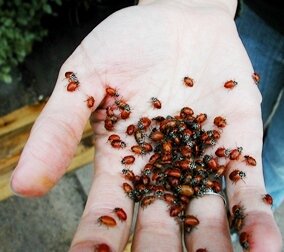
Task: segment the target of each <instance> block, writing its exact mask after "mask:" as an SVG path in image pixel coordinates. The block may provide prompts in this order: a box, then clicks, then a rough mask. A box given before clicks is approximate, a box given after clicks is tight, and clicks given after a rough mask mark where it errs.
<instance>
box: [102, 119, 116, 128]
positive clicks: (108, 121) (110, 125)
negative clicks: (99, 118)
mask: <svg viewBox="0 0 284 252" xmlns="http://www.w3.org/2000/svg"><path fill="white" fill-rule="evenodd" d="M104 127H105V129H106V130H108V131H112V130H113V129H114V125H113V122H112V120H111V119H109V118H107V119H105V121H104Z"/></svg>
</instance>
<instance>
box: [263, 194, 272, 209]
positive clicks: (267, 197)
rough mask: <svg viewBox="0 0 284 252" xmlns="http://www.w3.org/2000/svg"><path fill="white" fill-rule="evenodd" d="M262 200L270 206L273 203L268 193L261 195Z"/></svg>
mask: <svg viewBox="0 0 284 252" xmlns="http://www.w3.org/2000/svg"><path fill="white" fill-rule="evenodd" d="M262 200H263V202H264V203H265V204H267V205H270V206H272V205H273V198H272V196H271V195H270V194H265V195H264V196H263V197H262Z"/></svg>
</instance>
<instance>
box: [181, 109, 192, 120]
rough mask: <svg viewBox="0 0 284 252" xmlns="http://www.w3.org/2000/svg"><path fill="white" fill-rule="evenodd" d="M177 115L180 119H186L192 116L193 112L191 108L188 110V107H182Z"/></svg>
mask: <svg viewBox="0 0 284 252" xmlns="http://www.w3.org/2000/svg"><path fill="white" fill-rule="evenodd" d="M179 114H180V117H181V118H187V117H188V116H193V114H194V111H193V110H192V109H191V108H189V107H183V108H182V109H181V110H180V113H179Z"/></svg>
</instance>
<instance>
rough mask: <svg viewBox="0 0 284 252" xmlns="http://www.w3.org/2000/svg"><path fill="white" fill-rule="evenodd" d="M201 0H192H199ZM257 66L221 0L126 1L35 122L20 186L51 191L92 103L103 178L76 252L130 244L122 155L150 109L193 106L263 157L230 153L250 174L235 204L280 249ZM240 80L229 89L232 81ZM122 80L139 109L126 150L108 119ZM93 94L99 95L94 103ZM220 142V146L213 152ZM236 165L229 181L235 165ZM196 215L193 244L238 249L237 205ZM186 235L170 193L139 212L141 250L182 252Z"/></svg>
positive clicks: (210, 207) (255, 234)
mask: <svg viewBox="0 0 284 252" xmlns="http://www.w3.org/2000/svg"><path fill="white" fill-rule="evenodd" d="M189 2H190V1H189ZM66 71H73V72H75V73H76V75H77V77H78V78H79V80H80V86H79V89H78V90H76V91H75V92H72V93H71V92H67V91H66V79H64V73H65V72H66ZM252 73H253V69H252V66H251V64H250V61H249V59H248V57H247V54H246V52H245V50H244V48H243V46H242V44H241V42H240V40H239V37H238V34H237V31H236V28H235V25H234V22H233V18H232V16H231V15H230V14H228V13H227V12H226V10H225V9H222V8H219V6H207V7H206V8H205V7H204V6H203V7H199V6H198V4H195V3H194V2H193V3H191V4H189V5H188V6H183V5H182V4H179V3H176V2H175V1H172V2H169V3H168V2H166V3H165V4H161V3H156V4H155V3H154V4H145V5H140V6H136V7H130V8H127V9H124V10H121V11H119V12H117V13H115V14H113V15H112V16H110V17H109V18H108V19H106V20H105V21H104V22H102V23H101V24H100V25H99V26H97V27H96V28H95V29H94V30H93V31H92V32H91V33H90V34H89V35H88V36H87V37H86V38H85V39H84V41H83V42H82V43H81V44H80V46H79V47H78V48H77V49H76V51H75V52H74V53H73V54H72V55H71V56H70V57H69V59H68V60H67V61H66V62H65V64H64V65H63V66H62V68H61V70H60V73H59V77H58V81H57V84H56V87H55V90H54V92H53V94H52V96H51V98H50V100H49V102H48V104H47V105H46V107H45V109H44V111H43V112H42V114H41V115H40V117H39V118H38V120H37V122H36V124H35V125H34V127H33V129H32V133H31V136H30V139H29V141H28V143H27V144H26V146H25V149H24V151H23V153H22V156H21V159H20V162H19V164H18V167H17V169H16V171H15V173H14V174H13V178H12V183H11V184H12V188H13V190H14V191H15V192H17V193H19V194H22V195H25V196H40V195H43V194H44V193H46V192H47V191H48V190H49V189H51V187H52V186H53V185H54V184H55V183H56V182H57V181H58V180H59V179H60V177H61V176H62V175H63V174H64V172H65V169H66V167H67V166H68V164H69V163H70V160H71V158H72V157H73V155H74V153H75V150H76V147H77V144H78V143H79V141H80V138H81V135H82V132H83V129H84V126H85V124H86V121H87V120H88V118H89V116H90V114H91V112H93V113H92V123H93V128H94V132H95V138H96V141H95V149H96V155H95V160H94V163H95V176H94V181H93V185H92V189H91V191H90V194H89V198H88V202H87V205H86V208H85V211H84V213H83V217H82V219H81V222H80V225H79V227H78V230H77V232H76V235H75V237H74V240H73V242H72V246H71V251H94V248H95V247H96V245H97V244H99V243H106V244H108V245H109V246H110V248H111V250H112V251H122V250H123V248H124V246H125V244H126V242H127V240H128V237H129V231H130V226H131V219H132V215H133V202H132V201H131V200H130V199H129V198H128V197H126V196H125V193H124V191H123V190H122V189H121V185H122V183H123V182H124V181H125V180H124V178H123V177H122V176H121V170H122V169H123V166H122V165H121V163H120V161H121V157H123V156H126V155H130V153H131V152H130V148H129V146H131V145H133V144H134V140H133V139H132V138H131V137H126V135H125V130H126V127H127V126H128V125H129V124H131V123H136V122H137V121H138V120H139V118H140V117H142V116H147V117H149V118H152V117H154V116H157V115H163V116H167V115H176V114H177V113H178V112H179V110H180V109H181V108H182V107H185V106H188V107H191V108H192V109H193V110H194V111H195V113H196V114H198V113H206V114H207V116H208V118H207V121H206V123H205V124H204V127H205V128H208V129H209V128H213V120H214V118H215V117H216V116H223V117H225V118H226V120H227V126H226V128H224V130H223V131H222V136H221V139H220V140H219V141H218V144H217V146H225V147H227V148H231V149H232V148H236V147H237V146H242V147H243V150H244V153H246V154H248V155H252V156H253V157H255V159H256V160H257V166H256V167H254V168H250V167H249V166H247V165H246V164H245V163H244V162H230V163H229V165H228V167H229V168H228V169H229V171H232V170H233V169H236V168H237V169H240V170H242V171H244V172H245V173H246V175H247V176H246V178H245V183H244V182H242V181H240V182H238V183H235V184H233V183H232V182H231V181H230V180H229V179H227V183H226V184H227V196H228V200H229V209H231V208H232V206H233V205H235V204H239V203H240V202H241V204H242V205H243V206H244V208H245V211H246V221H245V225H244V228H243V229H242V231H246V232H248V233H250V234H251V238H250V239H251V242H250V244H251V251H257V252H260V251H280V246H281V237H280V235H279V231H278V229H277V226H276V224H275V222H274V220H273V214H272V211H271V208H270V207H269V206H268V205H265V204H264V203H263V202H262V200H261V198H262V195H263V194H265V193H266V192H265V187H264V182H263V177H262V166H261V150H262V132H263V129H262V121H261V111H260V102H261V96H260V93H259V91H258V88H257V86H256V85H255V84H254V81H253V80H252V78H251V75H252ZM184 76H190V77H191V78H193V79H194V86H193V87H191V88H189V87H186V86H185V85H184V84H183V77H184ZM228 80H235V81H237V82H238V85H237V86H236V87H235V88H234V89H232V90H228V89H225V88H224V83H225V82H226V81H228ZM107 86H112V87H115V88H116V89H117V90H118V92H119V94H120V95H121V96H122V97H123V99H124V100H126V101H127V103H128V104H129V105H130V107H131V111H132V113H131V115H130V118H129V119H128V120H125V121H124V120H120V121H119V122H118V123H117V124H116V125H115V130H114V132H113V133H116V134H119V135H120V136H121V137H122V138H123V139H125V141H126V142H127V144H128V147H127V148H125V149H121V150H115V149H113V148H112V147H111V145H110V144H106V141H107V138H108V136H109V135H110V134H111V132H108V131H106V130H105V128H104V123H103V121H104V119H105V108H106V106H108V105H109V100H106V99H104V97H105V88H106V87H107ZM87 96H93V97H94V98H95V106H94V108H93V111H91V109H89V108H87V106H86V103H85V102H84V101H85V100H86V97H87ZM151 97H158V99H159V100H160V101H161V102H162V109H160V110H154V109H153V108H152V106H151V104H150V102H149V101H150V99H151ZM215 149H216V147H214V148H212V150H211V149H210V150H209V154H210V153H214V151H215ZM145 162H146V159H145V158H139V157H137V158H136V161H135V164H134V165H133V166H132V167H131V169H133V171H134V172H136V173H139V172H140V170H141V168H142V167H143V165H145ZM229 173H230V172H227V178H228V174H229ZM115 207H122V208H123V209H124V210H125V211H126V212H127V215H128V219H127V221H126V222H124V223H120V224H119V225H118V226H117V228H109V229H107V228H103V227H101V226H99V225H98V224H97V219H98V217H100V216H101V215H105V214H107V213H109V212H110V211H111V210H112V209H114V208H115ZM188 213H190V214H193V215H196V216H197V215H198V218H199V220H200V224H199V226H198V228H196V229H194V230H193V231H192V232H191V233H190V234H188V235H186V236H185V242H186V246H187V248H188V250H189V251H196V249H198V248H207V249H208V248H210V249H209V251H232V246H231V242H230V235H229V229H228V223H227V217H226V214H227V213H226V209H225V208H224V204H223V202H222V199H221V198H220V197H216V196H204V197H202V198H198V199H194V200H192V201H191V203H190V206H189V209H188ZM181 239H182V238H181V232H180V228H179V226H178V225H177V223H176V221H175V220H174V218H170V217H169V214H168V210H167V205H166V204H165V203H164V202H163V201H156V202H155V203H154V204H152V205H151V206H149V207H148V208H145V209H143V210H141V211H139V213H138V218H137V225H136V232H135V239H134V242H133V249H134V250H135V251H181V250H182V243H181Z"/></svg>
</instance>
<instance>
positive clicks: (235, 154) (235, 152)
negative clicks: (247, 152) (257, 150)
mask: <svg viewBox="0 0 284 252" xmlns="http://www.w3.org/2000/svg"><path fill="white" fill-rule="evenodd" d="M242 151H243V148H242V147H238V148H236V149H233V150H231V152H230V154H229V158H230V160H238V159H239V157H240V155H241V154H242Z"/></svg>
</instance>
